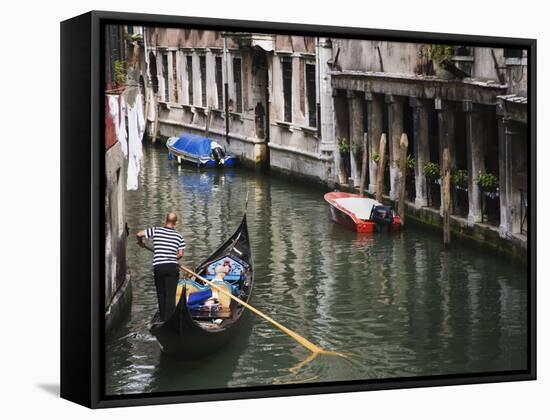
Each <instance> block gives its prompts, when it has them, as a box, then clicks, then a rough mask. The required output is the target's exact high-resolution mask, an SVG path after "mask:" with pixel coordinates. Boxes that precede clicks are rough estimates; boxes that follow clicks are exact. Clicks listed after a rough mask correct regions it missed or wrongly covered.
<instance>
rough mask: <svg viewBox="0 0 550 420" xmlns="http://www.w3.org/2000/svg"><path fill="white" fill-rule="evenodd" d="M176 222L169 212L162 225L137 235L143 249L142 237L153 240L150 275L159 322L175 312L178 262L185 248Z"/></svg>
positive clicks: (175, 216) (174, 214)
mask: <svg viewBox="0 0 550 420" xmlns="http://www.w3.org/2000/svg"><path fill="white" fill-rule="evenodd" d="M177 222H178V216H177V215H176V213H168V214H167V215H166V220H165V223H164V226H160V227H149V228H147V229H145V230H141V231H139V232H138V233H137V234H136V236H137V240H138V244H139V245H140V246H142V247H143V246H145V244H144V241H143V240H144V238H146V239H152V240H153V245H154V251H155V253H154V256H153V272H154V278H155V286H156V289H157V298H158V305H159V315H160V319H161V321H166V320H168V319H169V318H170V316H171V315H172V313H173V312H174V310H175V309H176V299H175V296H176V289H177V285H178V278H179V267H178V260H179V259H180V258H181V257H183V255H184V249H185V240H184V239H183V236H182V235H181V234H180V233H179V232H178V231H177V230H176V224H177Z"/></svg>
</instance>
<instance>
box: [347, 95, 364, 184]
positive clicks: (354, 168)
mask: <svg viewBox="0 0 550 420" xmlns="http://www.w3.org/2000/svg"><path fill="white" fill-rule="evenodd" d="M348 104H349V133H350V162H351V165H350V166H351V178H352V179H353V186H354V187H358V186H359V183H360V182H361V156H357V155H356V153H355V151H356V150H358V148H361V147H362V144H363V133H364V130H363V127H364V121H363V118H364V117H363V97H362V95H360V94H359V92H355V91H351V90H348Z"/></svg>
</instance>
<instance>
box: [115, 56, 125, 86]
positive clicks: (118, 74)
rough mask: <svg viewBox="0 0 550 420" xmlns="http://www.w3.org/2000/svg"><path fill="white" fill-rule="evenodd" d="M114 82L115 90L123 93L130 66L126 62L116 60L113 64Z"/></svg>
mask: <svg viewBox="0 0 550 420" xmlns="http://www.w3.org/2000/svg"><path fill="white" fill-rule="evenodd" d="M113 70H114V80H113V90H116V91H120V92H122V91H123V90H124V87H125V85H126V74H127V71H128V65H127V63H126V61H124V60H115V61H114V62H113Z"/></svg>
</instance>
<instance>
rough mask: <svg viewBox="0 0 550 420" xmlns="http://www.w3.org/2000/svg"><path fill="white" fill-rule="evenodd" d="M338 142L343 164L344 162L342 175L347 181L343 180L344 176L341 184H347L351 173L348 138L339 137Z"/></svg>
mask: <svg viewBox="0 0 550 420" xmlns="http://www.w3.org/2000/svg"><path fill="white" fill-rule="evenodd" d="M336 141H337V145H338V150H339V151H340V156H341V162H342V163H341V171H340V172H341V174H340V175H343V178H345V179H342V176H340V178H341V179H340V182H341V183H345V182H347V177H348V176H349V175H350V172H351V169H350V161H349V158H350V157H349V151H350V145H349V140H348V139H347V138H346V137H337V138H336ZM342 172H343V174H342Z"/></svg>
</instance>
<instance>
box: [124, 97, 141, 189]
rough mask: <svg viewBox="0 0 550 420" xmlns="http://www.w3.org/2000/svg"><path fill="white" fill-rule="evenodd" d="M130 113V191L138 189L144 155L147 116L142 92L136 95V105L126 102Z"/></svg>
mask: <svg viewBox="0 0 550 420" xmlns="http://www.w3.org/2000/svg"><path fill="white" fill-rule="evenodd" d="M126 112H127V114H128V177H127V179H126V189H127V190H128V191H132V190H137V189H138V176H139V171H140V169H141V159H142V157H143V149H142V143H141V141H142V139H143V132H144V131H145V118H144V116H143V99H142V96H141V94H139V95H137V96H136V100H135V103H134V105H133V106H132V105H130V104H126Z"/></svg>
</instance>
